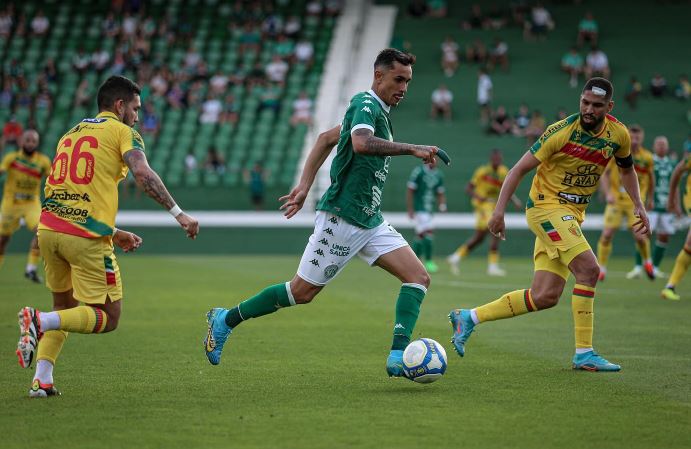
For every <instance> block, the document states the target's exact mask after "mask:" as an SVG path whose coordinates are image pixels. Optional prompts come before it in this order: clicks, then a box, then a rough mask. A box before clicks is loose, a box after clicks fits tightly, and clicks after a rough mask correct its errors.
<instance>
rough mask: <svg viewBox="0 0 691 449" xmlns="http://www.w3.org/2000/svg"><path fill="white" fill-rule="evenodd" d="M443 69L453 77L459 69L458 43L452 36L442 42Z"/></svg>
mask: <svg viewBox="0 0 691 449" xmlns="http://www.w3.org/2000/svg"><path fill="white" fill-rule="evenodd" d="M441 69H442V70H443V71H444V74H445V75H446V76H448V77H452V76H453V74H454V73H456V70H457V69H458V43H457V42H456V41H454V40H453V38H452V37H451V36H447V37H446V39H445V40H444V42H442V43H441Z"/></svg>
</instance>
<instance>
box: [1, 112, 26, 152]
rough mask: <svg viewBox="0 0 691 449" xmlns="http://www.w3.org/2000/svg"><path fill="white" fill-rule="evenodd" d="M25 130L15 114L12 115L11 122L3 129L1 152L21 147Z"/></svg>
mask: <svg viewBox="0 0 691 449" xmlns="http://www.w3.org/2000/svg"><path fill="white" fill-rule="evenodd" d="M23 132H24V128H23V127H22V125H21V124H20V123H19V122H17V118H16V117H15V116H14V114H12V115H10V118H9V120H7V123H5V126H3V128H2V141H1V142H0V151H4V150H10V149H15V148H17V147H18V145H19V139H20V138H21V137H22V133H23Z"/></svg>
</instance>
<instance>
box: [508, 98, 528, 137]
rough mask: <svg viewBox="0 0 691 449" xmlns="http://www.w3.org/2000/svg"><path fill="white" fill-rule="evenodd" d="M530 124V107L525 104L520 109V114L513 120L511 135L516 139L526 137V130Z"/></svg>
mask: <svg viewBox="0 0 691 449" xmlns="http://www.w3.org/2000/svg"><path fill="white" fill-rule="evenodd" d="M528 124H530V110H529V109H528V105H526V104H525V103H523V104H521V105H520V106H519V107H518V112H517V113H516V116H515V117H514V119H513V128H512V129H511V133H512V134H513V135H514V136H516V137H523V136H525V130H526V128H527V127H528Z"/></svg>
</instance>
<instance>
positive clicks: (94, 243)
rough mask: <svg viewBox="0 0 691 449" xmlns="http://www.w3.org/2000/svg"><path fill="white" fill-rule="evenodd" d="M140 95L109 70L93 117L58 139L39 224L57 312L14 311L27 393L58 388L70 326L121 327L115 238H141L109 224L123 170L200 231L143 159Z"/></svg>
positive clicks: (128, 241) (132, 244)
mask: <svg viewBox="0 0 691 449" xmlns="http://www.w3.org/2000/svg"><path fill="white" fill-rule="evenodd" d="M139 95H140V89H139V86H137V85H136V84H135V83H133V82H132V81H130V80H129V79H127V78H125V77H122V76H111V77H110V78H108V80H106V81H105V83H103V85H102V86H101V87H100V88H99V90H98V110H99V113H98V115H97V116H96V117H94V118H85V119H84V120H82V121H81V122H79V123H78V124H77V125H75V126H74V127H73V128H72V129H70V130H69V131H68V132H67V133H66V134H65V135H64V136H62V138H61V139H60V141H59V143H58V147H57V152H56V155H55V159H54V160H53V167H52V171H51V174H50V176H49V177H48V181H47V183H46V188H45V200H44V201H43V205H42V211H41V218H40V223H39V226H38V241H39V244H40V248H41V255H42V256H43V259H44V261H45V270H46V284H47V285H48V288H49V289H50V290H51V291H52V292H53V310H54V311H53V312H39V311H38V310H36V309H34V308H32V307H24V308H23V309H21V310H20V311H19V329H20V338H19V343H18V345H17V356H18V357H19V365H20V366H21V367H22V368H28V367H29V366H30V365H31V362H32V361H33V359H34V356H36V357H35V358H36V359H37V360H38V361H37V363H36V374H35V376H34V380H33V383H32V386H31V389H30V390H29V396H30V397H46V396H54V395H57V394H60V393H59V392H58V390H57V389H56V388H55V387H54V385H53V367H54V365H55V361H56V360H57V358H58V355H59V354H60V350H61V349H62V346H63V344H64V342H65V339H66V338H67V333H68V332H77V333H80V334H96V333H104V332H110V331H113V330H115V328H117V326H118V321H119V319H120V307H121V301H120V300H121V299H122V283H121V279H120V270H119V268H118V264H117V261H116V259H115V254H114V253H113V244H115V245H117V246H119V247H120V248H122V249H123V250H124V251H125V252H127V251H132V250H135V249H137V248H138V247H139V245H140V244H141V242H142V239H141V238H140V237H139V236H137V235H135V234H132V233H130V232H125V231H122V230H119V229H116V228H115V227H114V224H115V214H116V212H117V209H118V190H117V186H118V183H119V182H120V181H121V180H122V179H123V178H124V177H125V176H126V175H127V171H128V168H129V170H132V173H134V177H135V179H136V181H137V183H138V184H139V185H140V186H141V187H142V189H143V190H144V191H145V192H146V193H147V194H148V195H149V196H150V197H152V198H153V199H154V200H156V202H158V203H159V204H161V205H162V206H164V207H165V208H166V209H168V210H169V212H170V213H171V215H173V216H174V217H175V219H176V220H177V221H178V223H180V226H182V228H183V229H184V230H185V231H186V233H187V236H188V237H191V238H195V237H196V235H197V232H198V230H199V225H198V223H197V221H196V220H195V219H194V218H192V217H190V216H189V215H187V214H185V213H184V212H182V211H181V210H180V207H178V206H177V205H176V204H175V201H174V200H173V198H172V197H171V196H170V194H169V193H168V190H167V189H166V187H165V185H164V184H163V182H162V181H161V179H160V178H159V177H158V175H157V174H156V172H154V171H153V170H152V169H151V168H150V167H149V165H148V163H147V160H146V156H145V155H144V141H143V140H142V138H141V136H140V135H139V133H138V132H137V131H135V130H134V129H133V127H134V125H135V123H137V120H138V112H139V109H140V108H141V100H140V97H139ZM80 303H82V304H83V305H80ZM37 349H38V354H36V351H37Z"/></svg>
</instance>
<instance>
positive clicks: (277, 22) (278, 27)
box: [261, 12, 283, 39]
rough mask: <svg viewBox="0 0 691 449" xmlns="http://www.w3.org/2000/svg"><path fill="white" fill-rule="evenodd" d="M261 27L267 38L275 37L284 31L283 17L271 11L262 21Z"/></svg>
mask: <svg viewBox="0 0 691 449" xmlns="http://www.w3.org/2000/svg"><path fill="white" fill-rule="evenodd" d="M261 28H262V34H263V36H264V38H265V39H275V38H276V37H277V36H279V35H280V34H281V32H282V31H283V18H282V17H281V15H280V14H276V13H274V12H270V13H269V14H267V15H266V17H265V18H264V20H263V21H262V26H261Z"/></svg>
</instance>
